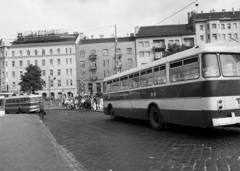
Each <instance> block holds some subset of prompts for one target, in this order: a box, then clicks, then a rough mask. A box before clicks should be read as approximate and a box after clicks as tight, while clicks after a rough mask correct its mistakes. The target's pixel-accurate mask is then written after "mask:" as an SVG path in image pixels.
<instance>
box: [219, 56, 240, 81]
mask: <svg viewBox="0 0 240 171" xmlns="http://www.w3.org/2000/svg"><path fill="white" fill-rule="evenodd" d="M220 61H221V67H222V72H223V76H225V77H236V76H237V77H239V76H240V54H220Z"/></svg>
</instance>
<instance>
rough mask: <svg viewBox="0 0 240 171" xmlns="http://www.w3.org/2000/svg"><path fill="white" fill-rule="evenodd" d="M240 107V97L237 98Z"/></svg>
mask: <svg viewBox="0 0 240 171" xmlns="http://www.w3.org/2000/svg"><path fill="white" fill-rule="evenodd" d="M237 102H238V107H240V98H238V99H237Z"/></svg>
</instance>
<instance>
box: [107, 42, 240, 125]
mask: <svg viewBox="0 0 240 171" xmlns="http://www.w3.org/2000/svg"><path fill="white" fill-rule="evenodd" d="M103 91H104V114H106V115H110V118H111V119H113V120H116V119H118V118H119V117H125V118H136V119H144V120H149V121H150V123H151V126H152V127H153V128H154V129H157V130H162V129H164V126H165V125H166V124H168V123H170V124H178V125H186V126H194V127H202V128H206V127H216V126H227V125H234V124H239V123H240V44H232V43H231V44H230V43H212V44H205V45H201V46H196V47H194V48H192V49H189V50H186V51H182V52H179V53H176V54H173V55H171V56H167V57H164V58H161V59H159V60H156V61H153V62H151V63H149V64H145V65H142V66H140V67H136V68H133V69H131V70H128V71H124V72H122V73H119V74H116V75H113V76H110V77H107V78H105V79H104V80H103Z"/></svg>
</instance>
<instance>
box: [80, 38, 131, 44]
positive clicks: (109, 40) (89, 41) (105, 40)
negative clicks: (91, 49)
mask: <svg viewBox="0 0 240 171" xmlns="http://www.w3.org/2000/svg"><path fill="white" fill-rule="evenodd" d="M117 40H118V42H131V41H135V37H118V38H117ZM113 42H115V38H99V39H81V40H80V41H79V43H78V44H94V43H113Z"/></svg>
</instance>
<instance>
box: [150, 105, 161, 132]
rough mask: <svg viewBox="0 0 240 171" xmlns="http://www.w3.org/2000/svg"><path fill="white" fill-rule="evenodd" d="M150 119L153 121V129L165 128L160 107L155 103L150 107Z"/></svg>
mask: <svg viewBox="0 0 240 171" xmlns="http://www.w3.org/2000/svg"><path fill="white" fill-rule="evenodd" d="M149 120H150V123H151V126H152V127H153V129H156V130H163V129H164V123H163V119H162V115H161V113H160V111H159V109H158V108H157V106H155V105H154V106H152V107H151V109H150V113H149Z"/></svg>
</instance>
